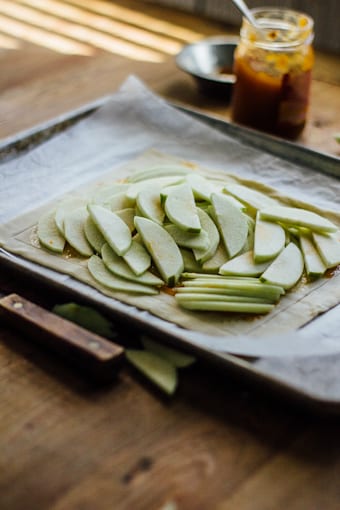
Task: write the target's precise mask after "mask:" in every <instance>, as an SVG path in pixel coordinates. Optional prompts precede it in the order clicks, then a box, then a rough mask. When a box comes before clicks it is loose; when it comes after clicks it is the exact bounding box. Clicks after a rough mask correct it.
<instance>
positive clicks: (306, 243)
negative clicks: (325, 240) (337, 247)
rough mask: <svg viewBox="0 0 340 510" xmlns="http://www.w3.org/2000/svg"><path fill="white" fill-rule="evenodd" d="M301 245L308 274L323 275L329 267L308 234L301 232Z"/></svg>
mask: <svg viewBox="0 0 340 510" xmlns="http://www.w3.org/2000/svg"><path fill="white" fill-rule="evenodd" d="M300 247H301V251H302V255H303V258H304V261H305V268H306V273H307V275H308V276H309V277H311V278H318V277H320V276H322V275H323V274H324V273H325V271H326V269H327V268H326V265H325V264H324V262H323V261H322V258H321V257H320V255H319V253H318V251H317V249H316V247H315V245H314V243H313V241H312V239H311V237H310V236H309V235H308V234H305V233H301V234H300Z"/></svg>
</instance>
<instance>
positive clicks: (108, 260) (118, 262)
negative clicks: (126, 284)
mask: <svg viewBox="0 0 340 510" xmlns="http://www.w3.org/2000/svg"><path fill="white" fill-rule="evenodd" d="M101 255H102V259H103V262H104V264H105V266H106V267H107V268H108V269H109V271H111V273H113V274H115V275H117V276H120V277H121V278H126V279H127V280H130V281H133V282H137V283H142V284H144V285H154V286H155V287H161V286H162V285H164V282H163V281H162V280H161V279H160V278H158V277H157V276H156V275H154V274H152V273H151V272H150V271H144V272H143V273H142V274H139V275H136V273H134V271H132V269H131V268H130V267H129V266H128V265H127V263H126V262H125V260H124V259H123V258H122V257H120V256H119V255H117V254H116V253H115V252H114V251H113V250H112V248H111V247H110V246H109V245H108V244H107V243H106V244H104V246H103V248H102V251H101Z"/></svg>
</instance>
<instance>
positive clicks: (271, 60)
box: [232, 8, 314, 139]
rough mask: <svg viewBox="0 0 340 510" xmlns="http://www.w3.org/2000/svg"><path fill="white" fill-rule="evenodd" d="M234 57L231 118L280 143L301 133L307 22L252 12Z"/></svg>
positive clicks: (291, 15)
mask: <svg viewBox="0 0 340 510" xmlns="http://www.w3.org/2000/svg"><path fill="white" fill-rule="evenodd" d="M252 13H253V15H254V18H255V20H256V21H257V27H256V28H255V27H253V26H252V25H251V24H250V23H249V22H248V21H247V20H246V19H244V20H243V24H242V28H241V34H240V42H239V44H238V46H237V48H236V50H235V55H234V73H235V76H236V83H235V85H234V91H233V98H232V117H233V120H234V121H235V122H237V123H240V124H244V125H247V126H250V127H253V128H255V129H260V130H263V131H267V132H270V133H273V134H275V135H279V136H283V137H286V138H291V139H295V138H297V137H298V136H299V135H300V133H301V132H302V130H303V128H304V126H305V123H306V116H307V110H308V103H309V94H310V84H311V74H312V68H313V64H314V51H313V47H312V42H313V37H314V33H313V26H314V23H313V20H312V18H310V17H309V16H307V15H306V14H304V13H300V12H296V11H292V10H289V9H275V8H268V9H253V10H252Z"/></svg>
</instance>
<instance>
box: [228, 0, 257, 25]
mask: <svg viewBox="0 0 340 510" xmlns="http://www.w3.org/2000/svg"><path fill="white" fill-rule="evenodd" d="M232 1H233V3H234V4H235V5H236V7H237V8H238V10H239V11H240V12H241V13H242V14H243V16H244V17H245V18H246V19H247V20H248V21H249V23H250V24H251V25H253V27H255V28H256V30H261V27H260V26H259V25H258V23H257V21H256V19H255V18H254V16H253V14H252V12H251V10H250V9H249V7H247V5H246V4H245V3H244V1H243V0H232Z"/></svg>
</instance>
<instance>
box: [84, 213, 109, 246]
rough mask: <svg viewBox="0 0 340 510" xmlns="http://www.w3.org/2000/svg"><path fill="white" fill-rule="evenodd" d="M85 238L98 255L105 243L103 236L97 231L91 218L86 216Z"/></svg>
mask: <svg viewBox="0 0 340 510" xmlns="http://www.w3.org/2000/svg"><path fill="white" fill-rule="evenodd" d="M84 232H85V237H86V239H87V240H88V242H89V243H90V245H91V246H92V248H93V249H94V251H95V252H96V253H100V252H101V249H102V246H103V244H105V243H106V241H105V238H104V236H103V234H102V233H101V232H100V230H99V229H98V227H97V225H96V224H95V222H94V221H93V220H92V218H91V216H88V217H87V218H86V220H85V223H84Z"/></svg>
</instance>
